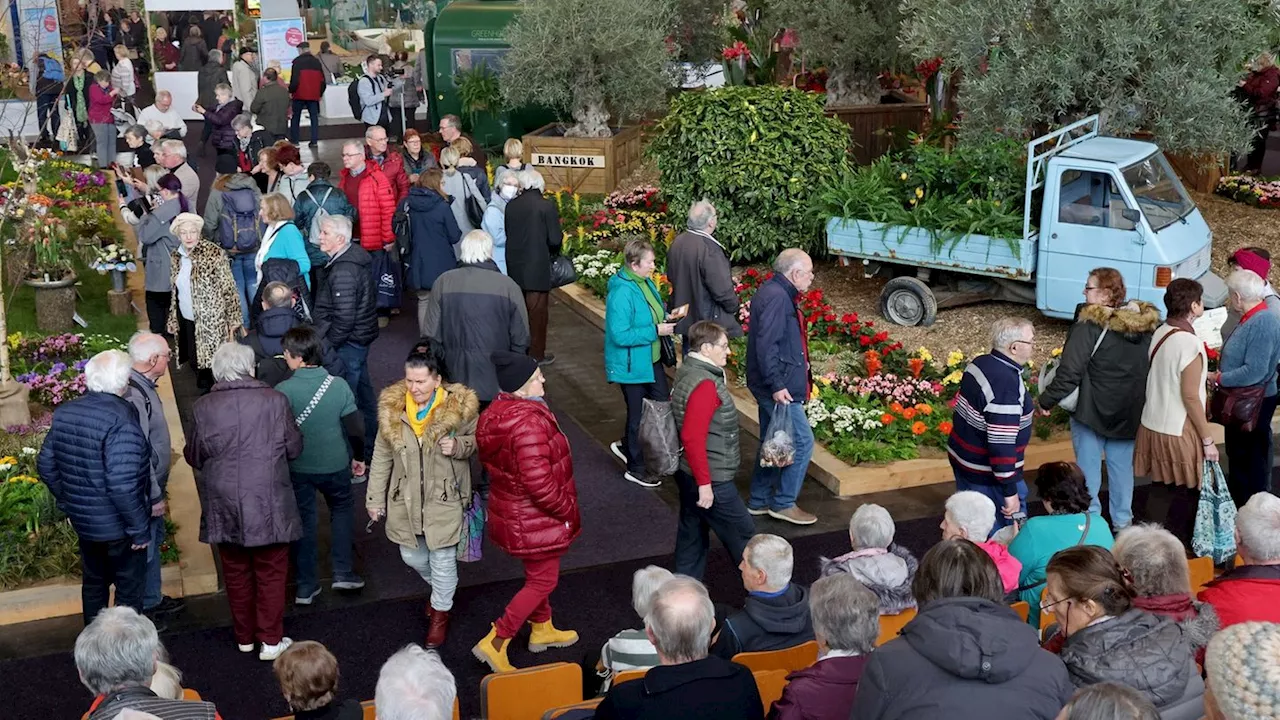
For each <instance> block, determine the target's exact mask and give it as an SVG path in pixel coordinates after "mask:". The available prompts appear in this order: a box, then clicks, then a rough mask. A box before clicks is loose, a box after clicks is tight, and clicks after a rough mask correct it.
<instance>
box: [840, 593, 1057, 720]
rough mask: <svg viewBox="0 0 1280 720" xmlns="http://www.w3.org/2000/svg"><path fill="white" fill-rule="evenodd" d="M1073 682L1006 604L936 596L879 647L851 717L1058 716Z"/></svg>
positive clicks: (1008, 719)
mask: <svg viewBox="0 0 1280 720" xmlns="http://www.w3.org/2000/svg"><path fill="white" fill-rule="evenodd" d="M1074 692H1075V687H1074V686H1073V685H1072V684H1071V678H1070V677H1069V676H1068V674H1067V669H1066V668H1065V667H1064V666H1063V664H1062V661H1061V660H1059V659H1058V658H1056V657H1054V656H1053V654H1051V653H1049V652H1047V651H1045V650H1042V649H1041V648H1040V645H1039V640H1038V638H1037V634H1036V631H1035V630H1034V629H1032V628H1031V627H1030V626H1029V625H1027V624H1026V623H1024V622H1022V619H1021V618H1019V617H1018V616H1017V614H1016V613H1014V612H1013V610H1011V609H1009V607H1007V606H1005V605H1001V604H999V603H995V602H992V601H990V600H986V599H983V598H976V597H959V598H946V599H942V600H935V601H933V602H930V603H928V604H926V605H925V606H924V607H922V608H921V609H920V613H919V614H918V615H916V617H915V619H914V620H912V621H911V622H909V623H907V625H906V627H904V628H903V629H902V634H901V636H900V637H898V638H896V639H894V640H891V641H889V642H888V643H886V644H884V645H882V646H881V647H879V648H877V649H876V651H875V652H873V653H872V654H871V657H870V659H869V660H868V661H867V665H866V668H865V669H864V670H863V672H862V677H861V678H860V679H859V681H858V694H857V697H856V698H855V699H854V702H853V714H852V716H851V717H852V718H853V720H879V719H880V718H886V719H887V718H893V720H937V718H946V719H947V720H991V718H992V717H996V716H998V717H1000V718H1001V720H1029V719H1031V718H1035V719H1036V720H1053V719H1054V718H1055V717H1057V715H1058V711H1059V710H1061V709H1062V706H1063V705H1065V704H1067V701H1068V700H1070V699H1071V695H1072V694H1073V693H1074Z"/></svg>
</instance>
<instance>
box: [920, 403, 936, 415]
mask: <svg viewBox="0 0 1280 720" xmlns="http://www.w3.org/2000/svg"><path fill="white" fill-rule="evenodd" d="M916 412H918V413H920V414H921V415H932V414H933V406H932V405H930V404H928V403H919V404H917V405H916Z"/></svg>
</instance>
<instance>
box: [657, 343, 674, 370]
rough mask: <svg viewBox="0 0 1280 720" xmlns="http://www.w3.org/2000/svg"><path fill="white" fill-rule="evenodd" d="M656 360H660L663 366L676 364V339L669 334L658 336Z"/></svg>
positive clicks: (671, 366) (670, 366)
mask: <svg viewBox="0 0 1280 720" xmlns="http://www.w3.org/2000/svg"><path fill="white" fill-rule="evenodd" d="M658 360H659V361H661V362H662V366H663V367H669V368H673V367H675V366H676V339H675V338H674V337H672V336H671V335H663V336H661V337H659V338H658Z"/></svg>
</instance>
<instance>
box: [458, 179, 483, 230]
mask: <svg viewBox="0 0 1280 720" xmlns="http://www.w3.org/2000/svg"><path fill="white" fill-rule="evenodd" d="M458 174H459V175H461V176H462V207H463V209H465V210H466V211H467V220H469V221H471V227H473V228H478V227H480V225H481V224H482V223H484V210H485V207H484V203H483V202H481V201H480V199H479V198H477V197H476V196H475V194H473V193H472V191H471V188H472V186H474V185H475V184H476V181H475V180H473V179H472V178H471V176H470V175H468V174H466V173H464V172H462V171H461V170H459V171H458ZM475 192H476V193H479V192H480V190H479V188H477V189H476V190H475Z"/></svg>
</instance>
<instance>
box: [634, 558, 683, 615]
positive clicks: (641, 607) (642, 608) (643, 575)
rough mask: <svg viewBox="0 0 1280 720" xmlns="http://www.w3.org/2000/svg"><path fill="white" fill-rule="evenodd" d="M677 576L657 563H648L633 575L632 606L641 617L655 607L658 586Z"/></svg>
mask: <svg viewBox="0 0 1280 720" xmlns="http://www.w3.org/2000/svg"><path fill="white" fill-rule="evenodd" d="M673 577H675V576H674V575H672V574H671V571H670V570H668V569H666V568H664V567H658V566H657V565H646V566H644V567H642V568H640V569H639V570H637V571H636V573H635V575H632V576H631V607H632V608H634V609H635V611H636V614H637V615H639V616H640V617H641V618H643V617H645V616H646V615H648V614H649V611H650V610H652V609H653V599H654V596H655V595H656V594H657V592H658V588H660V587H662V584H663V583H665V582H666V581H668V580H670V579H671V578H673Z"/></svg>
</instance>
